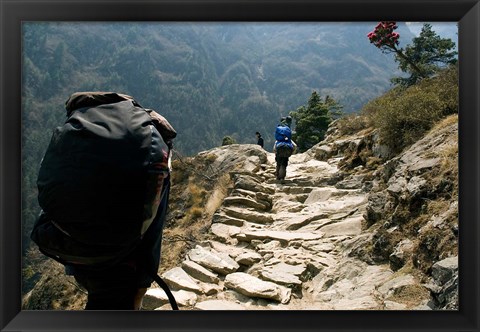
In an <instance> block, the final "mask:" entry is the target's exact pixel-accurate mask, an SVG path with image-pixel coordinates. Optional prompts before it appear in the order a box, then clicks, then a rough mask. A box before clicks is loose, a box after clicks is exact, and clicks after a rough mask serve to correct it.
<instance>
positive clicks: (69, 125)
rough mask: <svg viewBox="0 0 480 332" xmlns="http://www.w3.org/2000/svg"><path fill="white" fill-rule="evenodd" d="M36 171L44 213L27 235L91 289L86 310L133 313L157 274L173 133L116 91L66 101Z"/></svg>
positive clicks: (80, 94) (81, 94) (165, 123)
mask: <svg viewBox="0 0 480 332" xmlns="http://www.w3.org/2000/svg"><path fill="white" fill-rule="evenodd" d="M66 110H67V120H66V122H65V124H64V125H63V126H60V127H58V128H56V130H55V131H54V133H53V137H52V140H51V142H50V145H49V146H48V149H47V151H46V153H45V156H44V158H43V160H42V164H41V166H40V171H39V175H38V180H37V185H38V200H39V204H40V207H41V208H42V213H41V215H40V217H39V218H38V220H37V221H36V223H35V225H34V228H33V231H32V234H31V238H32V240H33V241H34V242H35V243H36V244H37V245H38V246H39V249H40V251H41V252H42V253H44V254H45V255H47V256H49V257H51V258H54V259H55V260H57V261H59V262H60V263H62V264H64V265H65V270H66V273H67V274H68V275H73V276H74V277H75V279H76V281H77V282H78V283H79V284H80V285H81V286H83V287H84V288H85V289H86V290H87V292H88V299H87V304H86V307H85V309H86V310H138V309H140V308H141V304H142V299H143V296H144V295H145V292H146V290H147V288H148V287H150V285H151V283H152V282H153V281H154V280H155V281H156V282H157V283H158V284H159V285H160V286H161V287H162V288H164V290H165V292H166V293H167V295H168V297H169V299H170V302H171V304H172V308H174V309H178V307H177V305H176V303H175V299H174V298H173V296H172V295H171V292H170V290H168V287H166V286H165V283H164V282H163V281H162V280H161V279H160V278H159V277H158V275H157V272H158V268H159V263H160V247H161V241H162V232H163V225H164V221H165V217H166V213H167V207H168V199H169V191H170V168H169V160H170V150H171V148H172V140H173V139H174V138H175V137H176V135H177V133H176V132H175V130H174V129H173V127H172V126H171V125H170V123H169V122H168V121H167V120H166V119H165V118H164V117H162V116H161V115H160V114H158V113H156V112H155V111H153V110H149V109H144V108H142V107H141V106H140V105H139V104H138V103H137V102H136V101H135V100H134V99H133V98H132V97H130V96H127V95H123V94H118V93H113V92H78V93H74V94H73V95H72V96H71V97H70V98H69V99H68V100H67V102H66Z"/></svg>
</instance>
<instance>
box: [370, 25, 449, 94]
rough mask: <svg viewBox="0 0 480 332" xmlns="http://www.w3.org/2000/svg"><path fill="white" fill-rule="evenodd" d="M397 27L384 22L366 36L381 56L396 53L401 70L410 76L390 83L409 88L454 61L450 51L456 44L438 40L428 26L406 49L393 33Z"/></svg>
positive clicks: (395, 33)
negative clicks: (379, 51)
mask: <svg viewBox="0 0 480 332" xmlns="http://www.w3.org/2000/svg"><path fill="white" fill-rule="evenodd" d="M397 28H398V26H397V24H396V22H392V21H384V22H380V23H378V24H377V26H376V27H375V29H374V30H373V31H371V32H370V33H369V34H368V35H367V37H368V39H369V40H370V43H372V44H374V45H375V46H376V47H377V48H379V49H380V50H381V51H382V52H383V53H395V61H397V62H398V64H399V68H400V70H401V71H403V72H405V73H408V74H410V77H406V78H405V77H396V78H394V79H392V82H393V83H395V84H399V85H403V86H410V85H413V84H415V83H416V82H418V81H419V80H421V79H423V78H427V77H431V76H432V75H434V74H435V73H437V72H438V70H439V69H441V68H443V67H445V66H448V65H450V64H455V63H456V62H457V60H456V55H457V52H456V51H453V49H454V48H455V43H454V42H453V41H452V40H451V39H448V38H440V36H438V35H437V34H436V33H435V32H434V31H433V30H432V25H431V24H428V23H425V24H424V25H423V27H422V31H421V32H420V35H419V36H418V37H416V38H413V40H412V44H411V45H407V46H406V47H405V49H403V48H400V47H399V38H400V34H398V33H397V32H395V31H394V30H395V29H397Z"/></svg>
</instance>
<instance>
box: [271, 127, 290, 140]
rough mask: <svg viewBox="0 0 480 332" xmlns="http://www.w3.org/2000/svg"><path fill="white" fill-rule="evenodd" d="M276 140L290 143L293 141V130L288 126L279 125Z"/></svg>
mask: <svg viewBox="0 0 480 332" xmlns="http://www.w3.org/2000/svg"><path fill="white" fill-rule="evenodd" d="M275 139H276V140H277V141H279V142H290V141H291V140H292V130H291V129H290V127H288V126H284V125H278V126H277V128H276V129H275Z"/></svg>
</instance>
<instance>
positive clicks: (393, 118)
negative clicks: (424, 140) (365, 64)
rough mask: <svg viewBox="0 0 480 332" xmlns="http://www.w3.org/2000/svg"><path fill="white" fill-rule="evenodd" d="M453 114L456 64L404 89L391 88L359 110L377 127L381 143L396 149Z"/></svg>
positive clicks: (455, 102)
mask: <svg viewBox="0 0 480 332" xmlns="http://www.w3.org/2000/svg"><path fill="white" fill-rule="evenodd" d="M455 113H458V70H457V67H456V66H452V67H450V68H448V69H446V70H444V71H442V72H440V73H439V74H438V75H437V76H436V77H433V78H429V79H424V80H422V81H421V82H419V83H417V84H415V85H413V86H410V87H408V88H403V87H396V88H393V89H392V90H390V91H389V92H387V93H386V94H385V95H383V96H381V97H379V98H377V99H374V100H373V101H371V102H369V103H368V104H367V105H365V106H364V108H363V109H362V114H364V115H366V116H367V117H368V118H369V120H370V122H371V123H372V125H373V126H374V127H375V128H377V129H378V130H379V135H380V138H381V140H382V142H383V144H385V145H388V146H389V147H390V148H391V149H392V150H393V151H396V152H400V151H401V150H402V149H403V148H405V147H407V146H409V145H411V144H413V143H415V142H416V141H417V140H418V139H420V138H421V137H422V136H423V135H424V134H425V133H426V132H427V131H428V130H430V129H431V128H432V127H433V126H434V125H435V124H436V123H437V122H438V121H440V120H441V119H443V118H445V117H446V116H448V115H450V114H455Z"/></svg>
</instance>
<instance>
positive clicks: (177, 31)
mask: <svg viewBox="0 0 480 332" xmlns="http://www.w3.org/2000/svg"><path fill="white" fill-rule="evenodd" d="M373 25H374V24H373V23H371V24H367V23H362V24H354V23H331V24H322V25H319V24H313V23H296V24H294V23H291V24H280V23H270V24H267V23H258V24H253V23H252V24H250V23H249V24H245V23H227V24H222V25H219V24H213V23H168V24H167V23H164V24H157V23H142V24H134V23H125V24H124V23H90V24H85V23H29V24H26V26H25V29H24V31H25V34H24V68H25V70H24V82H25V84H24V97H25V99H27V100H29V101H31V103H32V106H31V107H28V105H29V104H28V103H26V104H27V107H26V108H25V112H27V113H28V112H35V111H36V106H37V105H38V104H40V103H42V102H43V103H45V108H46V109H50V112H52V113H55V114H56V115H55V118H56V119H57V120H56V121H58V124H60V123H61V122H62V121H63V114H62V110H63V105H62V104H61V102H60V101H62V102H63V100H66V98H68V96H69V95H70V94H71V93H73V92H75V91H79V90H110V91H121V92H124V93H128V94H131V95H132V96H134V97H135V98H136V99H137V100H138V101H139V102H140V103H141V104H142V105H143V106H145V107H149V108H154V109H156V110H158V111H159V112H161V113H162V114H164V115H165V116H166V117H167V118H168V119H169V120H171V122H172V123H173V125H174V126H175V127H176V128H177V130H178V131H179V137H178V140H177V144H176V147H177V149H178V150H180V151H181V152H183V153H186V154H192V153H196V152H198V151H201V150H205V149H209V148H212V147H214V146H218V145H219V144H220V142H221V139H222V137H223V136H225V135H231V136H233V137H234V138H235V139H237V140H238V141H240V142H243V143H249V142H253V141H254V135H253V133H254V132H255V131H256V130H259V131H261V132H263V133H265V136H267V137H266V139H267V142H268V144H270V143H273V141H271V137H269V136H270V132H272V131H273V129H272V128H273V127H274V126H275V125H276V122H277V121H278V117H279V116H280V115H282V114H283V115H285V114H286V113H287V112H288V111H291V110H294V109H296V108H297V107H299V106H301V105H303V104H304V103H305V102H306V101H307V100H308V96H309V95H310V94H311V92H312V90H318V91H319V92H320V93H321V94H329V95H331V96H332V97H333V98H335V99H337V100H338V101H339V102H340V103H342V104H343V105H344V106H345V111H346V112H352V111H356V110H358V109H359V107H360V106H361V105H362V104H364V103H365V102H366V101H368V100H370V99H372V98H373V97H375V96H377V95H379V94H381V93H382V92H384V91H385V90H386V89H387V88H388V87H389V79H390V78H391V77H392V76H393V73H394V72H396V65H395V63H394V61H393V57H392V56H388V55H384V54H382V53H381V52H379V51H378V50H377V49H375V47H373V46H372V45H370V44H369V42H368V39H367V38H366V33H367V32H368V31H369V30H371V29H372V28H373ZM406 31H408V30H406ZM404 36H405V38H408V37H409V36H408V34H406V33H405V34H404ZM397 74H398V73H397ZM49 116H50V115H49ZM198 124H201V126H202V129H201V132H202V134H201V137H198V136H199V134H198V133H197V132H198V129H197V127H196V126H197V125H198ZM27 125H28V124H27ZM32 125H34V126H35V127H36V126H44V125H45V124H44V123H36V124H32ZM244 128H251V129H249V132H248V133H244V131H245V129H244ZM45 129H50V127H47V128H45ZM250 131H252V132H250ZM245 134H247V135H245ZM45 140H46V138H45ZM270 141H271V142H270ZM45 144H46V142H45Z"/></svg>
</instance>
